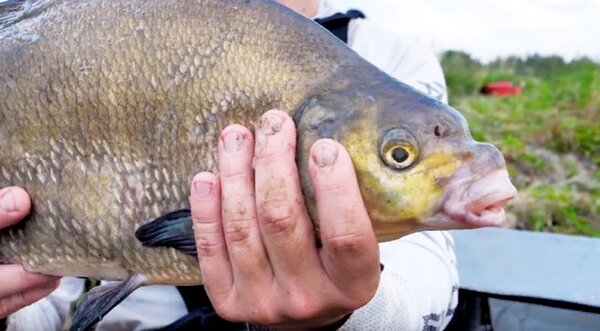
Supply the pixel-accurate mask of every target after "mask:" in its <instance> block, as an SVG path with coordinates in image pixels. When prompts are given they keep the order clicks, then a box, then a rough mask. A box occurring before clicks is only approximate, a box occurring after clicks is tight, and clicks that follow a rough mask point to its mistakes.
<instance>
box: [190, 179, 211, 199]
mask: <svg viewBox="0 0 600 331" xmlns="http://www.w3.org/2000/svg"><path fill="white" fill-rule="evenodd" d="M212 188H213V184H212V183H207V182H201V181H197V182H195V183H194V191H196V196H198V197H199V198H205V197H207V196H208V195H209V194H210V192H212Z"/></svg>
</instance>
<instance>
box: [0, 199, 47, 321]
mask: <svg viewBox="0 0 600 331" xmlns="http://www.w3.org/2000/svg"><path fill="white" fill-rule="evenodd" d="M30 208H31V201H30V200H29V196H28V195H27V193H26V192H25V191H24V190H23V189H20V188H17V187H7V188H4V189H2V190H0V229H2V228H5V227H8V226H11V225H13V224H15V223H17V222H19V221H20V220H21V219H22V218H23V217H25V216H26V215H27V214H28V213H29V209H30ZM0 279H1V280H2V281H1V282H0V318H4V317H6V316H8V315H10V314H12V313H14V312H16V311H17V310H19V309H21V308H23V307H25V306H28V305H30V304H32V303H34V302H36V301H38V300H40V299H41V298H43V297H45V296H46V295H48V294H49V293H50V292H52V291H53V290H54V289H55V288H56V287H57V286H58V282H59V278H57V277H51V276H44V275H39V274H32V273H29V272H27V271H25V269H23V267H22V266H20V265H14V264H9V265H0Z"/></svg>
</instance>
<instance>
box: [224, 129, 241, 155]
mask: <svg viewBox="0 0 600 331" xmlns="http://www.w3.org/2000/svg"><path fill="white" fill-rule="evenodd" d="M223 144H224V145H225V151H226V152H237V151H239V150H241V149H242V146H243V145H244V137H243V136H242V135H241V134H240V133H239V132H230V133H228V134H226V135H225V137H223Z"/></svg>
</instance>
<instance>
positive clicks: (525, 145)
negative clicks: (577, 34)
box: [442, 52, 600, 237]
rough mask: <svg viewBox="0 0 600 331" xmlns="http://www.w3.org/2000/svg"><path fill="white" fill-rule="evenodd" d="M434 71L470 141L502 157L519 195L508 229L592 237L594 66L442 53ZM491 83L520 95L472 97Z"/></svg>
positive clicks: (599, 211)
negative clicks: (519, 90)
mask: <svg viewBox="0 0 600 331" xmlns="http://www.w3.org/2000/svg"><path fill="white" fill-rule="evenodd" d="M442 65H443V67H444V71H445V73H446V78H447V81H448V87H449V91H450V104H451V105H453V106H454V107H456V108H457V109H458V110H460V111H461V112H462V113H463V114H464V115H465V116H466V117H467V120H468V121H469V125H470V128H471V131H472V133H473V136H474V137H475V138H476V139H477V140H481V141H487V142H491V143H493V144H495V145H496V146H498V147H499V148H500V149H501V150H502V152H503V153H504V155H505V157H506V160H507V163H508V168H509V172H510V174H511V176H512V179H513V182H514V183H515V185H516V186H517V188H518V189H519V192H520V193H519V197H518V198H517V199H516V200H515V202H514V203H512V204H511V206H510V207H509V212H510V213H511V214H512V215H513V216H514V217H513V219H515V220H516V222H515V225H516V226H518V227H523V228H527V229H531V230H535V231H548V232H560V233H568V234H578V235H588V236H594V237H600V171H599V168H600V118H599V117H600V65H599V64H598V63H594V62H592V61H590V60H588V59H579V60H576V61H573V62H570V63H565V62H564V61H562V59H560V58H557V57H546V58H544V57H539V56H533V57H529V58H527V59H519V58H514V57H513V58H508V59H503V60H498V61H496V62H494V63H490V64H488V65H482V64H481V63H478V62H477V61H475V60H473V59H471V58H470V57H469V56H468V55H467V54H464V53H457V52H447V53H445V54H444V56H443V60H442ZM495 80H510V81H512V82H513V83H515V84H519V85H521V86H522V87H523V94H522V95H521V96H515V97H487V96H481V95H479V94H478V91H479V88H480V87H481V86H482V85H483V84H485V83H487V82H490V81H495Z"/></svg>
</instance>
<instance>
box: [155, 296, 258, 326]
mask: <svg viewBox="0 0 600 331" xmlns="http://www.w3.org/2000/svg"><path fill="white" fill-rule="evenodd" d="M177 290H179V293H180V294H181V298H182V299H183V302H184V303H185V306H186V307H187V309H188V311H189V313H188V314H187V315H185V316H183V317H182V318H180V319H178V320H177V321H175V322H173V323H172V324H170V325H167V326H166V327H164V328H162V329H160V331H185V330H219V331H221V330H223V331H246V330H248V325H247V324H246V323H231V322H228V321H226V320H224V319H222V318H221V317H220V316H219V315H217V313H216V312H215V309H214V307H213V306H212V304H211V303H210V300H209V299H208V295H206V291H205V290H204V286H180V287H177Z"/></svg>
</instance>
